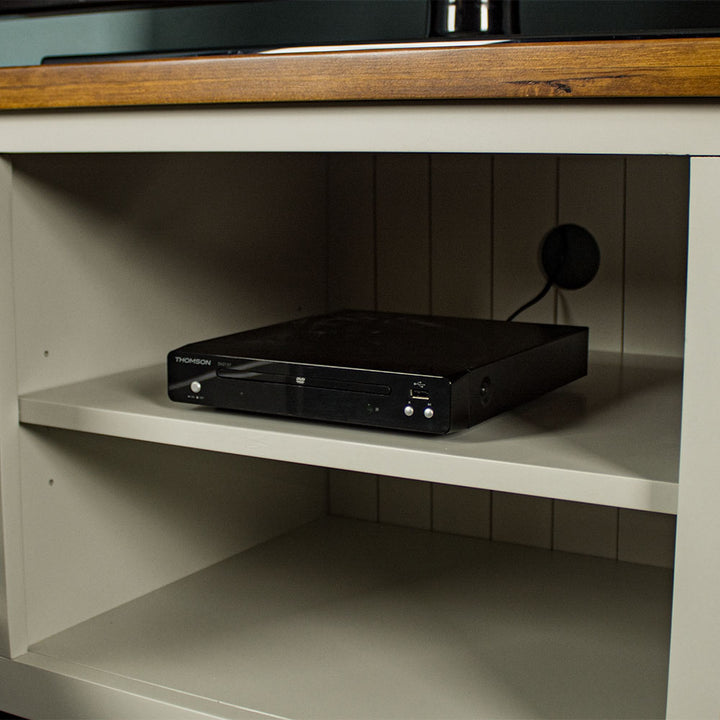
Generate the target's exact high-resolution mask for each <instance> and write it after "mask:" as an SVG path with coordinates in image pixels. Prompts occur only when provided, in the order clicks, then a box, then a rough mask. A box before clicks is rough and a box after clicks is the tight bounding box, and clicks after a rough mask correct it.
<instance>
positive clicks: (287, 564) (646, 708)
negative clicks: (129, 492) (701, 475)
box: [31, 518, 671, 720]
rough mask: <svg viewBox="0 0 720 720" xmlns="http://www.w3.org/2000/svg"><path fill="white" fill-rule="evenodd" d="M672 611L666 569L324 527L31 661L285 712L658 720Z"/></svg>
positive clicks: (386, 529) (89, 628) (147, 600)
mask: <svg viewBox="0 0 720 720" xmlns="http://www.w3.org/2000/svg"><path fill="white" fill-rule="evenodd" d="M670 604H671V573H670V571H668V570H663V569H659V568H649V567H646V566H641V565H633V564H629V563H619V562H615V561H610V560H600V559H597V558H588V557H584V556H579V555H571V554H566V553H558V552H555V553H553V552H549V551H545V550H538V549H535V548H525V547H520V546H512V545H504V544H502V543H489V542H487V541H482V540H476V539H473V538H463V537H458V536H451V535H443V534H440V533H431V532H427V531H420V530H410V529H407V528H399V527H390V526H383V525H378V524H374V523H364V522H359V521H348V520H341V519H338V518H327V519H325V520H320V521H317V522H315V523H312V524H310V525H307V526H304V527H302V528H300V529H299V530H296V531H294V532H291V533H289V534H287V535H284V536H281V537H279V538H277V539H275V540H272V541H270V542H268V543H265V544H262V545H259V546H256V547H255V548H252V549H250V550H248V551H245V552H244V553H241V554H239V555H236V556H234V557H232V558H230V559H228V560H226V561H224V562H221V563H219V564H217V565H214V566H212V567H210V568H208V569H207V570H204V571H202V572H200V573H197V574H195V575H192V576H190V577H188V578H186V579H184V580H180V581H178V582H176V583H174V584H172V585H169V586H167V587H165V588H163V589H161V590H158V591H156V592H154V593H151V594H149V595H146V596H144V597H142V598H140V599H138V600H135V601H132V602H130V603H128V604H126V605H123V606H121V607H119V608H117V609H115V610H112V611H110V612H108V613H105V614H103V615H100V616H98V617H96V618H93V619H91V620H88V621H86V622H84V623H82V624H81V625H78V626H77V627H74V628H71V629H69V630H67V631H65V632H62V633H60V634H58V635H56V636H54V637H52V638H49V639H47V640H45V641H43V642H41V643H39V644H37V645H36V646H34V647H33V648H31V651H32V653H33V654H39V655H41V656H49V657H51V658H55V659H61V660H62V661H63V662H69V663H73V664H74V665H75V670H74V672H75V673H76V674H77V672H78V668H80V667H81V666H87V667H89V668H93V669H94V670H93V671H101V672H103V673H110V674H113V675H116V676H120V677H122V678H124V679H128V678H130V679H136V680H140V681H142V682H143V683H149V684H151V686H159V687H161V688H164V689H168V688H171V689H175V690H177V691H181V692H184V693H192V694H195V695H198V696H200V697H205V698H213V699H215V700H219V701H220V702H222V703H227V704H228V705H230V706H231V707H232V706H239V707H245V708H249V709H253V710H257V711H261V712H266V713H271V714H273V715H280V716H282V717H295V718H315V719H318V720H319V719H320V718H342V717H352V718H358V719H359V718H413V719H414V720H417V719H419V718H440V717H441V718H445V719H447V720H449V719H450V718H471V717H473V718H474V717H496V718H501V717H502V718H505V717H507V718H536V717H553V718H561V717H564V718H588V717H603V718H618V717H623V718H630V717H632V718H645V717H661V716H663V715H664V709H665V693H666V677H667V658H668V646H669V628H670ZM80 672H81V671H80ZM220 714H222V711H221V713H220ZM228 715H232V713H230V712H229V711H228Z"/></svg>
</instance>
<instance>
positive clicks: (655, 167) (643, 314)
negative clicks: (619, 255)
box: [623, 157, 689, 357]
mask: <svg viewBox="0 0 720 720" xmlns="http://www.w3.org/2000/svg"><path fill="white" fill-rule="evenodd" d="M627 163H628V170H627V201H626V202H627V219H626V226H627V229H626V251H625V298H624V300H625V302H624V308H623V309H624V315H625V332H624V346H623V349H624V351H625V352H631V353H644V354H653V355H673V356H676V357H680V356H682V354H683V344H684V338H685V288H686V273H687V232H688V203H687V198H688V178H689V165H688V160H687V158H682V157H631V158H628V161H627Z"/></svg>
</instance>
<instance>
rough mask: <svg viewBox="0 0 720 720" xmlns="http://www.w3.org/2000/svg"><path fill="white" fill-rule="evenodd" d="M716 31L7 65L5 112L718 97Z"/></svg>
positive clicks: (2, 88)
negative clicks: (669, 35) (659, 36)
mask: <svg viewBox="0 0 720 720" xmlns="http://www.w3.org/2000/svg"><path fill="white" fill-rule="evenodd" d="M719 96H720V38H674V39H660V40H658V39H652V40H615V41H583V42H570V41H568V42H560V43H523V44H514V43H511V44H497V45H489V46H482V47H457V46H453V45H452V44H450V45H445V46H440V47H434V48H430V49H428V48H415V49H381V50H357V51H346V52H327V53H318V52H310V53H307V52H303V53H295V54H288V55H262V54H257V55H244V56H234V57H203V58H185V59H163V60H137V61H129V62H115V63H87V64H73V65H59V66H58V65H51V66H33V67H21V68H6V69H3V70H0V109H4V110H7V109H31V108H63V107H111V106H142V105H183V104H208V103H210V104H218V103H248V102H252V103H258V102H316V101H353V100H418V99H435V100H453V99H474V98H606V97H648V98H650V97H719Z"/></svg>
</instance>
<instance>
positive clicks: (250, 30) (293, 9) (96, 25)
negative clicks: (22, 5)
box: [0, 0, 426, 66]
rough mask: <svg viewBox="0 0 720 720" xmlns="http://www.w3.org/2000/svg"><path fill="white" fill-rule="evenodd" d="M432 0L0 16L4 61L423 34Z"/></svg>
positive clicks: (314, 0)
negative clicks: (18, 16) (429, 0)
mask: <svg viewBox="0 0 720 720" xmlns="http://www.w3.org/2000/svg"><path fill="white" fill-rule="evenodd" d="M425 24H426V0H374V1H373V0H371V1H370V2H368V1H367V0H275V1H274V2H254V3H238V4H237V5H235V4H234V5H215V6H209V7H208V6H206V7H190V8H165V9H161V10H133V11H123V12H101V13H88V14H81V15H63V16H53V17H42V18H31V19H27V18H25V19H6V20H0V65H3V66H8V65H34V64H37V63H39V62H40V60H41V59H42V58H43V57H44V56H46V55H73V54H88V53H90V54H92V53H108V52H143V51H148V50H174V49H180V48H205V47H216V48H222V47H248V46H250V47H252V46H266V45H277V44H280V45H285V44H288V45H293V44H298V43H336V42H343V41H347V42H355V41H357V42H364V41H373V40H405V39H413V38H422V37H423V35H424V33H425Z"/></svg>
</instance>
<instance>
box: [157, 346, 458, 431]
mask: <svg viewBox="0 0 720 720" xmlns="http://www.w3.org/2000/svg"><path fill="white" fill-rule="evenodd" d="M455 385H457V387H453V386H454V383H453V382H452V380H451V379H449V378H446V377H438V376H432V375H422V374H404V373H396V372H382V371H375V370H363V369H355V368H338V367H336V366H324V365H303V364H298V363H287V362H278V361H266V360H261V359H256V358H237V357H219V356H217V355H205V354H199V353H194V352H189V351H185V350H182V349H180V350H176V351H174V352H172V353H170V354H169V355H168V395H169V397H170V399H171V400H174V401H177V402H185V403H192V404H196V405H207V406H210V407H215V408H221V409H226V410H240V411H244V412H253V413H262V414H266V415H278V416H284V417H295V418H300V419H303V420H321V421H326V422H341V423H349V424H353V425H363V426H369V427H377V428H386V429H393V430H410V431H414V432H423V433H431V434H444V433H447V432H449V431H450V430H451V429H455V428H456V427H458V425H460V426H462V425H466V424H467V399H466V398H464V399H462V400H461V399H460V398H458V401H457V402H453V395H454V394H457V393H461V394H464V393H462V392H461V391H462V387H463V386H465V385H466V383H465V382H462V381H461V382H459V383H456V384H455ZM453 406H454V409H453ZM453 415H455V416H456V417H453Z"/></svg>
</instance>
